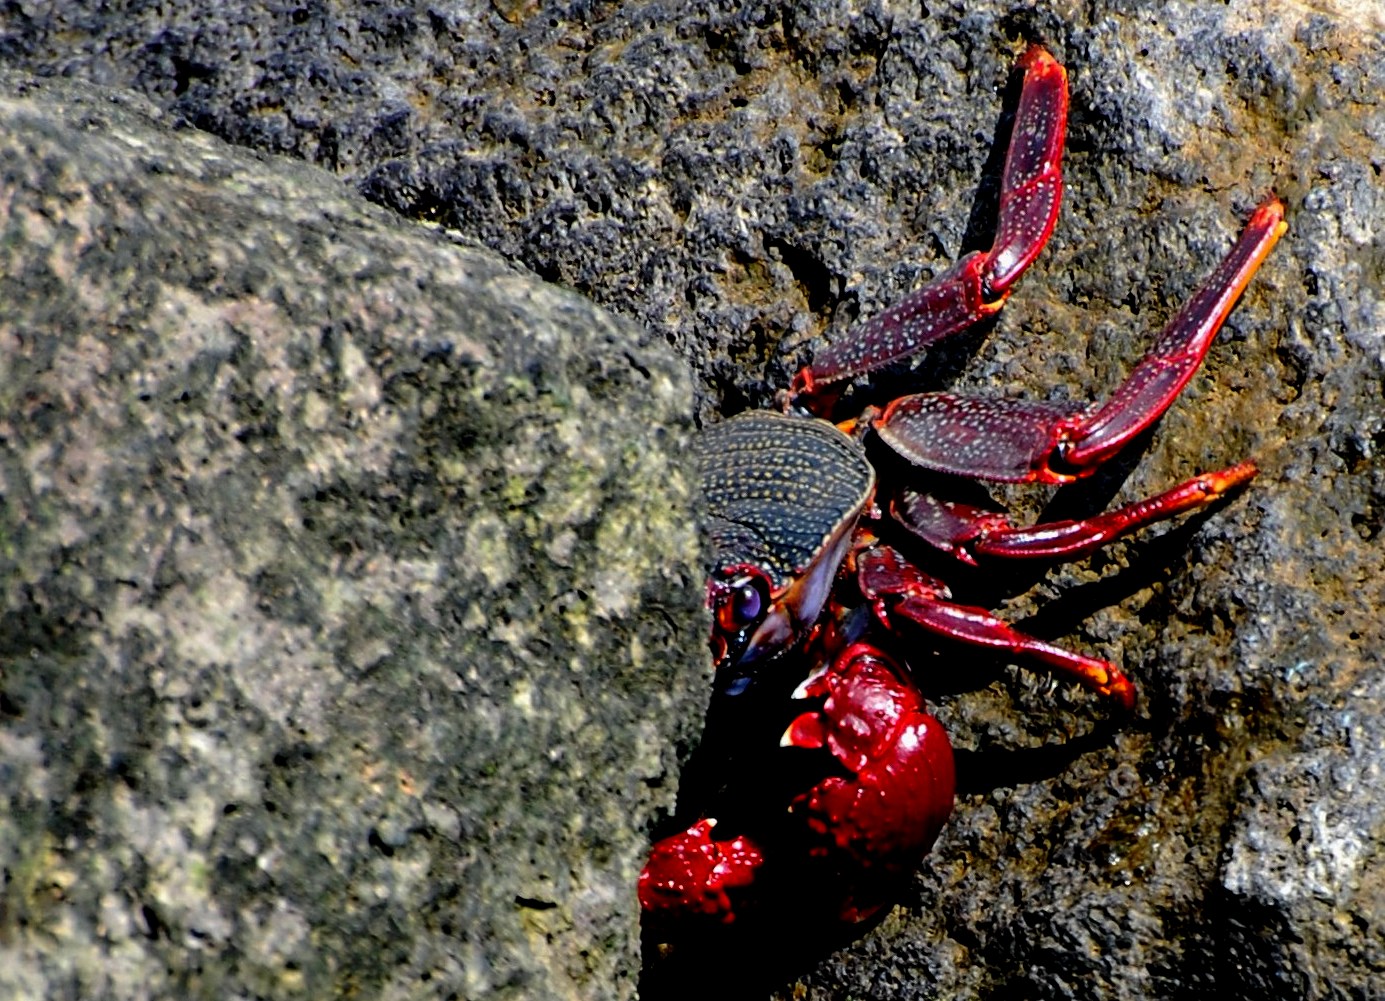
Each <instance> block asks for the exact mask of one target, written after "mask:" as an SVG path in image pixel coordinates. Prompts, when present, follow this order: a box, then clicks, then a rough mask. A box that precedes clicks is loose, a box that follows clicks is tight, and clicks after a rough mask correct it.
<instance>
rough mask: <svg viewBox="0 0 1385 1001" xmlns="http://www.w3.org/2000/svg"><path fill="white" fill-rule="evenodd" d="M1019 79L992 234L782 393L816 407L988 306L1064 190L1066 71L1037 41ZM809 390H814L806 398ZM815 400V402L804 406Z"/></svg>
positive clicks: (1033, 252)
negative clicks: (837, 389) (985, 245)
mask: <svg viewBox="0 0 1385 1001" xmlns="http://www.w3.org/2000/svg"><path fill="white" fill-rule="evenodd" d="M1019 65H1020V66H1022V67H1023V68H1024V84H1023V88H1022V90H1021V92H1020V100H1019V107H1018V109H1017V110H1016V112H1015V126H1014V131H1013V133H1012V135H1011V137H1010V147H1009V150H1008V151H1007V152H1006V155H1005V172H1004V174H1003V175H1002V177H1001V183H1000V209H999V218H998V220H997V224H996V234H995V241H994V243H993V244H992V246H991V249H990V250H988V251H985V252H982V251H974V252H973V253H971V254H968V255H967V256H966V257H964V258H962V259H961V260H960V261H958V262H957V264H956V265H954V266H953V267H952V268H951V269H950V270H948V271H947V272H946V273H944V274H942V275H940V276H939V277H937V278H935V279H934V280H933V281H931V282H929V283H928V284H927V285H925V286H924V287H923V288H921V289H919V290H918V291H917V292H915V293H913V294H912V295H910V296H909V297H908V298H906V299H904V300H903V301H901V302H899V303H897V304H896V305H894V306H892V307H890V308H889V309H887V310H885V311H884V312H882V313H879V314H877V315H876V316H874V317H872V318H871V319H869V320H867V321H866V322H865V323H862V324H861V325H860V326H858V327H856V328H855V329H854V330H853V331H852V332H851V334H850V335H849V336H848V337H847V338H846V339H845V340H843V341H841V342H839V343H837V344H834V345H832V346H831V347H829V348H827V349H826V350H825V351H823V352H822V353H821V354H819V355H818V356H817V357H816V358H814V359H813V363H812V364H811V365H809V366H808V367H807V368H804V369H803V370H802V371H800V372H799V373H798V374H797V375H796V376H794V380H793V383H792V385H791V386H790V387H789V394H788V398H789V400H790V401H793V402H797V403H799V404H802V405H806V406H807V407H808V409H810V410H813V409H823V407H822V406H821V404H822V402H823V401H826V402H828V403H830V398H831V396H832V394H831V392H830V391H828V392H823V389H824V387H829V386H831V385H832V384H834V383H839V382H841V381H842V380H845V379H850V378H853V377H855V376H858V375H862V374H864V373H866V372H869V371H872V370H873V369H876V368H879V367H880V366H882V365H888V364H889V363H890V362H893V361H898V360H899V359H901V358H906V357H908V356H909V355H912V354H915V353H917V352H918V351H920V350H922V349H923V348H924V347H926V346H927V345H929V344H932V343H933V342H934V341H937V340H940V339H941V338H944V337H947V336H948V335H950V334H955V333H957V332H958V331H960V330H963V329H965V328H967V327H969V326H971V325H972V324H973V323H975V322H976V321H978V320H980V319H982V318H983V317H985V316H989V315H990V314H992V313H994V312H996V311H997V310H998V309H1000V307H1001V306H1002V305H1004V303H1005V299H1006V297H1007V296H1008V295H1009V294H1010V286H1012V285H1013V284H1014V283H1015V281H1016V280H1017V279H1018V278H1019V276H1020V275H1021V274H1022V273H1023V272H1024V269H1025V268H1027V267H1029V265H1030V263H1031V262H1033V260H1034V258H1035V257H1037V256H1038V255H1039V251H1041V250H1042V249H1043V247H1044V244H1045V243H1046V242H1048V237H1049V234H1050V233H1052V232H1053V225H1054V223H1055V222H1056V221H1057V219H1058V204H1059V202H1060V201H1061V200H1062V195H1063V177H1062V172H1061V170H1060V166H1059V164H1060V161H1061V160H1062V157H1063V135H1064V132H1065V130H1066V128H1067V118H1068V78H1067V73H1066V72H1065V71H1064V69H1063V67H1062V66H1060V65H1058V62H1057V61H1056V60H1055V59H1054V58H1053V57H1052V56H1051V55H1049V54H1048V52H1047V51H1045V50H1044V49H1043V48H1042V47H1040V46H1038V45H1031V46H1030V47H1029V49H1028V50H1027V51H1026V52H1025V54H1024V55H1023V57H1021V59H1020V62H1019ZM815 395H816V396H817V397H818V399H817V400H815V399H814V397H815ZM815 402H817V403H819V406H818V407H816V408H815V407H814V406H813V404H814V403H815Z"/></svg>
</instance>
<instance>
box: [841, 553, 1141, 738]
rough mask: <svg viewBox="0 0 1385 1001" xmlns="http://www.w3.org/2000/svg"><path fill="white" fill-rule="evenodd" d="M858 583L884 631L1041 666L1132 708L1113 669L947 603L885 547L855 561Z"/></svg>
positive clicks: (934, 585) (937, 586)
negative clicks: (904, 627)
mask: <svg viewBox="0 0 1385 1001" xmlns="http://www.w3.org/2000/svg"><path fill="white" fill-rule="evenodd" d="M856 570H857V581H858V583H859V585H860V588H861V592H862V593H863V594H864V595H865V596H866V597H867V598H868V599H870V601H871V605H872V607H873V608H874V610H875V614H876V616H877V617H878V618H879V619H880V621H881V622H882V623H884V625H885V628H887V629H890V630H893V629H895V627H896V625H897V623H898V620H899V619H901V618H902V619H904V620H906V621H908V622H911V623H913V624H914V625H915V626H918V627H919V628H921V629H925V630H927V631H928V632H930V633H933V634H935V635H937V636H943V637H946V638H948V639H951V640H956V641H957V642H959V643H966V644H967V645H969V646H978V647H986V648H988V649H992V650H1002V651H1006V652H1008V653H1012V654H1015V655H1016V656H1019V657H1024V658H1025V659H1027V660H1030V661H1034V662H1036V663H1039V664H1043V665H1044V666H1045V667H1047V668H1048V669H1049V670H1051V671H1053V672H1054V673H1055V674H1058V675H1059V676H1061V677H1065V678H1068V679H1070V680H1072V681H1076V682H1077V683H1079V684H1081V685H1083V686H1085V687H1087V688H1090V689H1091V690H1092V691H1094V692H1097V693H1098V694H1100V695H1103V696H1105V697H1107V698H1110V699H1113V700H1114V701H1115V702H1116V703H1117V704H1118V705H1119V706H1120V707H1121V708H1122V709H1125V710H1129V709H1132V708H1134V705H1135V685H1134V684H1133V683H1132V682H1131V681H1130V679H1129V678H1127V677H1126V676H1125V674H1124V672H1122V671H1121V669H1120V668H1118V667H1117V666H1116V665H1115V664H1112V663H1111V662H1110V661H1108V660H1102V659H1101V658H1100V657H1089V656H1087V655H1086V654H1082V653H1077V652H1076V651H1074V650H1068V649H1065V648H1063V647H1060V646H1057V645H1055V644H1053V643H1049V642H1048V641H1047V640H1041V639H1039V638H1038V637H1036V636H1030V635H1028V634H1027V633H1022V632H1020V631H1019V630H1017V629H1015V628H1013V627H1012V626H1010V625H1009V623H1007V622H1005V621H1004V620H1002V619H999V618H997V617H996V616H994V615H992V614H991V613H990V612H988V611H987V610H986V609H984V608H976V607H974V606H971V605H959V604H957V603H956V602H953V601H950V600H949V599H950V598H951V592H949V591H948V589H947V585H945V584H943V583H942V582H941V581H939V580H937V579H935V578H933V577H930V576H928V575H927V574H925V573H923V572H922V571H921V570H919V569H918V568H917V567H915V566H914V565H913V564H911V563H909V562H908V561H907V560H906V559H905V558H904V557H903V556H902V555H901V554H900V553H899V552H898V551H896V550H894V549H892V548H890V547H889V546H883V545H882V546H876V547H874V548H872V549H870V550H867V551H865V552H862V553H861V554H860V555H859V556H858V559H857V566H856Z"/></svg>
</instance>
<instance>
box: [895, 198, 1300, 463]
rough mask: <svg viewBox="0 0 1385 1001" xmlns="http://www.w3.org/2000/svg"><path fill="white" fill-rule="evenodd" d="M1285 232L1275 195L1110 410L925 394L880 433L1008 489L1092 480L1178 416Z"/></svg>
mask: <svg viewBox="0 0 1385 1001" xmlns="http://www.w3.org/2000/svg"><path fill="white" fill-rule="evenodd" d="M1284 230H1285V223H1284V206H1283V205H1281V204H1280V202H1279V199H1277V198H1275V197H1273V196H1271V197H1270V198H1268V199H1267V200H1266V201H1265V202H1264V203H1263V204H1261V205H1260V207H1259V208H1258V209H1256V211H1255V214H1254V215H1252V216H1251V218H1250V222H1249V223H1247V224H1246V228H1245V229H1244V230H1243V231H1242V233H1241V236H1240V239H1239V240H1238V241H1237V242H1236V246H1235V247H1233V248H1232V250H1231V253H1230V254H1228V255H1227V257H1226V259H1225V260H1223V261H1222V263H1221V265H1220V266H1219V267H1218V268H1217V270H1216V271H1214V272H1213V273H1212V276H1211V277H1210V278H1209V279H1208V280H1207V281H1206V282H1205V283H1204V284H1203V286H1202V287H1201V288H1200V289H1198V291H1197V293H1196V294H1195V295H1194V296H1193V297H1192V299H1190V300H1189V301H1188V303H1187V305H1185V306H1184V307H1183V309H1182V310H1180V311H1179V313H1178V315H1177V316H1175V317H1174V318H1173V320H1172V321H1171V322H1170V323H1169V325H1168V326H1167V327H1165V328H1164V330H1163V332H1162V333H1160V334H1159V336H1158V337H1156V338H1155V340H1154V344H1153V345H1152V346H1151V347H1150V349H1149V352H1148V353H1147V354H1146V355H1145V356H1144V358H1142V359H1141V360H1140V361H1139V363H1138V364H1137V365H1136V366H1135V368H1134V370H1133V371H1132V372H1131V373H1130V376H1129V377H1128V378H1127V379H1126V380H1125V382H1124V383H1122V384H1121V385H1120V387H1119V388H1117V389H1116V391H1115V393H1113V394H1112V395H1111V398H1110V399H1109V400H1107V401H1106V402H1105V403H1103V404H1096V405H1092V406H1089V407H1083V408H1079V407H1074V406H1072V405H1069V404H1058V403H1033V402H1028V401H1024V400H1005V399H989V398H985V397H973V396H960V395H957V394H954V393H920V394H916V395H914V396H905V397H902V398H900V399H898V400H895V401H894V402H893V403H891V404H890V405H889V406H888V407H886V408H885V410H884V411H883V412H881V413H880V414H878V415H876V416H874V417H873V419H872V424H873V426H874V428H875V429H876V431H877V432H878V433H879V435H880V437H881V439H882V440H883V441H884V442H885V443H886V444H888V445H889V446H890V447H891V448H893V449H894V450H895V451H896V452H898V453H899V454H900V455H902V456H904V457H905V458H907V459H909V460H910V461H911V462H913V463H915V464H916V465H919V466H923V467H924V468H927V469H935V470H938V471H940V472H945V473H956V474H957V475H960V476H969V477H973V478H976V479H983V480H1000V481H1006V482H1028V481H1038V482H1041V483H1067V482H1069V481H1071V480H1074V479H1077V478H1078V477H1080V476H1084V475H1086V474H1088V473H1090V472H1092V470H1093V469H1095V467H1096V466H1097V465H1099V464H1100V463H1102V462H1104V461H1105V460H1106V459H1108V458H1110V457H1111V456H1112V455H1114V454H1115V453H1116V452H1117V451H1119V450H1120V449H1121V448H1122V447H1124V446H1125V445H1126V444H1127V443H1128V442H1129V441H1130V440H1131V439H1132V438H1134V437H1135V436H1136V435H1138V434H1139V433H1140V432H1141V431H1143V430H1144V429H1145V428H1147V427H1149V426H1150V425H1151V424H1153V423H1154V422H1155V421H1156V420H1158V419H1159V417H1160V415H1162V414H1163V412H1164V411H1165V410H1167V409H1168V406H1169V404H1170V403H1172V402H1173V400H1174V398H1175V397H1176V396H1177V395H1178V393H1179V391H1180V390H1182V389H1183V387H1184V386H1185V385H1186V384H1187V382H1188V380H1189V379H1191V378H1192V376H1193V372H1194V371H1196V370H1197V367H1198V365H1199V364H1200V363H1201V362H1202V359H1203V357H1204V356H1205V355H1206V354H1207V349H1208V348H1209V347H1210V346H1211V344H1212V340H1213V338H1214V337H1215V336H1216V334H1217V331H1218V330H1220V329H1221V325H1222V322H1223V321H1224V320H1225V319H1226V317H1227V314H1228V313H1230V312H1231V308H1232V306H1234V305H1235V303H1236V300H1237V299H1238V298H1239V297H1240V295H1241V293H1242V292H1243V291H1244V290H1245V287H1246V283H1247V282H1249V281H1250V279H1251V276H1252V275H1254V274H1255V271H1256V269H1257V268H1258V267H1259V266H1260V263H1261V262H1262V261H1263V260H1264V259H1265V255H1267V254H1268V253H1269V252H1270V249H1271V248H1272V247H1273V246H1274V244H1275V241H1277V240H1278V239H1279V237H1280V234H1282V233H1283V232H1284ZM1055 467H1056V468H1055Z"/></svg>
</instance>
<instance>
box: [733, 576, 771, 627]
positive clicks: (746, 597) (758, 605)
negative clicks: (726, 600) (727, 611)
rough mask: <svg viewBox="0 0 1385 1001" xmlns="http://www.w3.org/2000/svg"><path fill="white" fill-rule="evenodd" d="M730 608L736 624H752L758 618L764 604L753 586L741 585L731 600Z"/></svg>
mask: <svg viewBox="0 0 1385 1001" xmlns="http://www.w3.org/2000/svg"><path fill="white" fill-rule="evenodd" d="M731 607H732V609H733V611H734V613H735V616H736V621H737V622H754V621H755V620H756V619H758V618H759V617H760V610H761V609H762V608H763V607H764V602H762V601H761V600H760V592H759V591H757V590H756V589H755V586H754V585H753V584H742V585H741V586H740V587H738V588H736V593H735V594H734V595H733V596H732V598H731Z"/></svg>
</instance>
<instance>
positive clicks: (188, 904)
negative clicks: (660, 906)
mask: <svg viewBox="0 0 1385 1001" xmlns="http://www.w3.org/2000/svg"><path fill="white" fill-rule="evenodd" d="M4 91H5V93H7V94H9V95H11V96H10V97H8V98H6V99H5V100H4V101H3V102H0V165H3V166H2V168H0V176H3V178H4V180H3V182H2V183H0V198H3V205H4V210H3V214H2V215H0V227H3V241H0V242H2V245H3V250H2V251H0V255H3V264H2V265H0V289H2V290H3V301H4V315H3V317H0V373H2V374H0V497H3V504H2V505H0V601H2V602H3V606H2V607H3V619H2V620H0V621H3V629H0V796H2V797H3V802H4V807H3V809H0V868H3V872H4V880H3V883H0V997H5V998H51V999H59V998H73V999H76V998H83V999H89V998H120V999H127V998H137V997H148V998H181V997H277V998H284V997H302V996H306V997H332V996H340V995H347V994H356V995H361V996H370V997H382V996H390V997H406V996H407V997H421V996H438V997H448V996H451V997H457V996H463V997H515V998H519V997H526V998H527V997H539V996H542V997H571V998H606V997H612V996H622V995H623V996H630V995H631V994H633V992H634V985H635V982H636V976H637V974H638V969H639V959H638V949H637V947H638V940H637V938H636V936H635V935H634V932H633V929H635V928H636V927H637V921H638V913H637V903H636V900H635V894H634V883H635V877H636V874H637V873H638V871H639V867H640V865H641V864H642V863H643V857H644V852H645V849H646V845H647V829H648V827H649V824H650V823H651V822H652V817H653V815H654V811H656V810H666V809H668V808H669V807H670V806H671V803H672V796H673V791H674V778H675V777H676V770H677V761H676V758H675V748H677V747H679V746H682V747H684V748H686V746H687V745H688V744H689V743H690V742H691V741H692V740H693V739H695V736H696V726H695V724H694V722H692V721H686V722H685V721H684V717H683V716H680V715H679V713H678V712H675V711H674V710H675V709H681V703H682V702H683V701H684V700H688V699H692V700H697V699H700V698H702V697H703V695H702V693H703V692H704V691H705V682H706V671H707V669H708V668H707V665H706V663H705V661H706V655H705V644H704V643H703V642H700V641H695V642H693V643H692V644H691V645H688V644H687V643H686V642H685V641H686V639H687V637H690V636H692V637H699V639H700V637H702V636H703V635H704V632H705V628H706V627H705V623H704V619H703V614H702V612H701V609H700V606H701V598H702V581H701V570H700V567H699V562H698V536H697V532H696V529H695V516H694V509H693V504H692V499H693V497H694V495H695V491H694V489H693V487H694V485H693V483H692V481H691V479H690V478H689V474H688V471H687V469H685V468H684V466H683V456H684V455H685V453H686V445H687V439H688V434H689V427H688V415H689V413H690V410H691V399H692V398H691V393H690V383H689V380H688V377H687V374H686V370H685V369H684V368H683V366H682V365H681V363H680V362H678V361H677V360H675V359H674V358H673V357H672V355H671V353H670V352H669V351H668V350H667V348H665V347H664V346H662V345H659V344H652V343H650V342H649V339H648V338H647V337H645V336H644V335H642V334H641V333H640V332H639V331H638V329H637V328H635V327H634V326H633V325H631V324H630V323H628V322H626V321H622V320H617V319H614V318H612V317H611V316H610V315H609V314H606V313H605V312H603V311H602V310H600V309H599V308H597V307H595V306H593V305H591V304H590V303H589V302H587V301H586V300H583V299H581V298H579V297H578V296H576V295H573V294H572V293H570V292H564V291H561V290H558V289H556V288H554V287H552V286H549V285H545V284H543V283H542V282H540V281H538V280H536V279H534V278H533V277H531V276H529V275H526V274H523V273H521V272H518V271H516V270H514V269H513V268H512V267H510V266H508V265H506V264H505V263H503V262H501V261H500V260H498V259H497V258H496V257H495V256H494V255H492V254H490V253H488V252H485V251H482V250H478V249H475V248H473V247H469V246H464V245H459V244H457V243H455V242H452V241H449V240H448V239H447V238H446V237H445V236H443V235H442V234H440V233H439V232H437V231H429V230H426V229H424V228H422V227H419V226H417V225H416V224H413V223H407V222H403V221H401V220H399V219H397V218H396V217H394V216H392V215H391V214H389V213H387V212H385V211H384V210H381V209H376V208H373V207H370V206H368V205H366V204H364V203H363V202H362V200H361V199H360V198H359V196H357V195H356V194H355V193H354V192H352V191H350V189H348V188H346V187H344V186H343V185H341V183H340V182H339V181H337V180H336V179H335V178H333V177H331V176H330V175H328V174H325V173H324V172H322V171H320V170H319V169H317V168H314V167H310V166H307V165H303V164H296V163H293V162H291V161H286V160H273V161H268V160H265V159H264V158H263V157H260V156H257V155H256V154H253V153H249V152H246V151H241V150H235V149H232V148H231V147H228V146H227V145H226V144H225V143H223V142H222V141H221V140H219V139H215V138H213V137H211V136H208V135H206V134H205V133H201V132H196V131H191V130H186V129H185V130H182V131H176V130H174V129H173V128H172V127H170V124H169V122H168V119H167V116H161V115H159V114H158V113H157V112H155V111H154V110H153V109H152V108H150V107H148V106H147V104H146V103H145V102H144V101H143V100H140V99H134V98H129V97H125V98H122V97H118V96H114V95H112V94H110V93H105V92H98V91H93V90H91V89H89V88H86V87H81V86H77V85H73V84H63V85H58V84H48V85H43V86H34V85H30V84H27V83H25V82H24V81H23V80H22V79H20V78H18V77H15V76H12V75H11V76H6V77H5V78H4ZM160 119H162V120H160Z"/></svg>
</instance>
